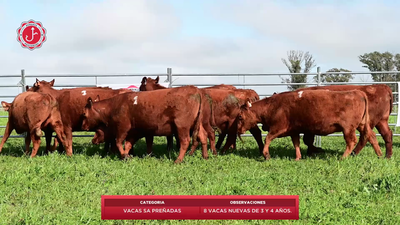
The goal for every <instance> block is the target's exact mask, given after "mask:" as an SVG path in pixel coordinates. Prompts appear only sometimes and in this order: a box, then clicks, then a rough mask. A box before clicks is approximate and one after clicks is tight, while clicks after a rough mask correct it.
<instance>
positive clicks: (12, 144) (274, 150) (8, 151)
mask: <svg viewBox="0 0 400 225" xmlns="http://www.w3.org/2000/svg"><path fill="white" fill-rule="evenodd" d="M165 140H166V139H165V137H161V138H158V139H155V141H154V143H153V147H152V149H153V152H152V155H151V157H154V158H157V159H169V160H175V159H176V158H177V157H178V154H179V148H178V147H177V146H176V141H175V139H174V144H173V150H172V151H171V152H168V151H167V143H166V141H165ZM247 141H250V140H247ZM247 141H245V142H247ZM44 143H45V142H44V140H42V144H41V146H40V148H39V150H38V154H37V156H39V157H40V156H43V155H45V146H44ZM222 146H224V144H222ZM380 147H381V149H382V152H383V154H385V153H384V151H385V145H384V143H380ZM396 147H400V143H398V142H394V143H393V148H396ZM200 148H201V147H200V146H199V147H198V148H197V149H196V152H197V151H200V152H201V149H200ZM190 149H191V145H190V146H189V148H188V150H187V153H186V156H185V157H189V155H188V153H189V151H190ZM208 149H210V146H209V145H208ZM323 150H324V152H323V153H318V154H313V155H311V156H308V155H307V148H305V147H302V148H301V155H302V159H315V158H319V159H328V158H332V157H335V158H338V159H339V158H340V157H341V156H342V155H343V153H344V149H330V148H327V149H326V148H324V149H323ZM24 151H25V147H24V141H23V139H19V140H18V141H17V140H9V141H7V143H6V144H5V146H4V148H3V151H2V152H1V154H2V155H9V156H14V157H22V156H24ZM31 151H32V144H31V147H30V152H29V155H30V154H31ZM217 151H218V155H229V154H234V155H237V156H240V157H243V158H249V159H254V160H256V161H265V159H264V157H263V156H262V155H261V154H260V152H259V149H258V146H257V145H256V144H254V145H250V146H249V145H246V147H244V146H243V144H242V143H240V142H238V143H237V149H229V150H228V151H227V152H226V153H225V154H221V150H218V149H217ZM56 152H57V151H55V153H56ZM56 154H57V153H56ZM61 154H65V152H62V153H61ZM73 154H74V155H76V154H80V155H87V156H94V155H99V156H101V157H110V158H111V159H113V160H119V159H120V154H119V152H111V150H109V151H108V152H106V151H105V150H104V143H103V144H100V145H93V144H92V143H91V142H90V140H89V141H86V140H85V141H84V142H82V141H76V142H73ZM130 154H131V155H132V156H133V157H139V158H144V157H148V155H147V152H146V142H145V139H144V138H142V139H140V140H139V141H138V142H137V143H136V144H135V145H134V147H133V149H132V150H131V151H130ZM208 154H209V155H212V152H211V150H209V151H208ZM270 155H271V158H280V159H293V160H294V159H295V158H296V153H295V150H294V147H293V146H292V145H291V144H278V145H272V146H270Z"/></svg>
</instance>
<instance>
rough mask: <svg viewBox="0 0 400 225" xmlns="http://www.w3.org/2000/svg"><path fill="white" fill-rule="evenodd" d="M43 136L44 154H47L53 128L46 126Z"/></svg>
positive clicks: (49, 149)
mask: <svg viewBox="0 0 400 225" xmlns="http://www.w3.org/2000/svg"><path fill="white" fill-rule="evenodd" d="M44 136H45V137H46V150H45V153H44V154H46V155H47V154H49V151H51V138H52V136H53V130H51V129H49V128H47V129H46V130H45V132H44Z"/></svg>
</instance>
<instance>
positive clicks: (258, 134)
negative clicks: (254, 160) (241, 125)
mask: <svg viewBox="0 0 400 225" xmlns="http://www.w3.org/2000/svg"><path fill="white" fill-rule="evenodd" d="M250 133H251V134H252V135H253V137H254V139H256V141H257V144H258V149H259V150H260V155H262V153H263V148H264V143H263V142H262V133H261V130H260V128H258V126H255V127H253V128H251V129H250Z"/></svg>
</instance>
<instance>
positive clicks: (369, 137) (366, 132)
mask: <svg viewBox="0 0 400 225" xmlns="http://www.w3.org/2000/svg"><path fill="white" fill-rule="evenodd" d="M358 130H359V131H360V141H359V142H358V143H357V146H356V148H355V149H354V153H355V154H356V155H358V154H359V153H360V152H361V150H362V149H363V148H364V147H365V145H366V144H367V141H369V142H370V143H371V145H372V147H373V148H374V150H375V153H376V155H377V156H379V157H380V156H382V151H381V148H380V147H379V144H378V140H377V139H376V135H375V132H374V131H373V130H372V129H371V128H370V126H369V125H362V127H359V129H358Z"/></svg>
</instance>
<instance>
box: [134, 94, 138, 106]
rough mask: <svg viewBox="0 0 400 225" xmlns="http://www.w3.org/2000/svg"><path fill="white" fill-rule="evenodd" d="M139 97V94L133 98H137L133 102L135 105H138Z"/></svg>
mask: <svg viewBox="0 0 400 225" xmlns="http://www.w3.org/2000/svg"><path fill="white" fill-rule="evenodd" d="M137 98H138V96H135V97H134V98H133V100H135V101H134V102H133V104H134V105H137Z"/></svg>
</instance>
